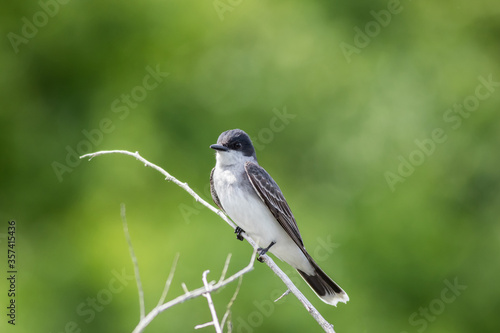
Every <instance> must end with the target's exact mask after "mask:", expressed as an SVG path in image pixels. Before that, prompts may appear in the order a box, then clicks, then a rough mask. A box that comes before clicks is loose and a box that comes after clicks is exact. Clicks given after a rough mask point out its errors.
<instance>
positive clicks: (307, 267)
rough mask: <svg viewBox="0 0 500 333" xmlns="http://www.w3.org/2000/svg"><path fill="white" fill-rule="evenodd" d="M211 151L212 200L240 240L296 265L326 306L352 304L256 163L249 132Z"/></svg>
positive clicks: (236, 133) (232, 134)
mask: <svg viewBox="0 0 500 333" xmlns="http://www.w3.org/2000/svg"><path fill="white" fill-rule="evenodd" d="M210 148H212V149H214V150H215V151H216V153H215V157H216V163H215V167H214V168H213V169H212V171H211V173H210V192H211V195H212V199H213V201H214V202H215V204H216V205H217V206H218V207H219V208H220V209H221V210H222V211H223V212H224V213H226V215H228V216H229V217H230V218H231V220H233V221H234V222H235V223H236V225H237V228H236V229H235V233H236V234H237V238H238V239H239V240H243V237H242V233H246V234H247V235H248V236H250V237H251V238H252V239H253V240H254V241H255V242H256V243H257V245H258V246H259V249H258V250H259V255H260V256H263V255H264V254H266V253H267V252H268V251H269V252H270V253H272V254H273V255H275V256H276V257H277V258H278V259H280V260H281V261H284V262H286V263H288V264H289V265H291V266H292V267H293V268H295V269H296V270H297V271H298V273H299V274H300V275H301V276H302V278H303V279H304V280H305V281H306V282H307V284H308V285H309V286H310V287H311V289H312V290H313V291H314V292H315V293H316V295H317V296H318V297H319V298H320V299H321V300H322V301H324V302H325V303H327V304H330V305H334V306H337V303H338V302H342V303H347V301H348V300H349V296H347V293H346V292H345V291H344V290H343V289H342V288H341V287H340V286H339V285H338V284H337V283H335V282H334V281H333V280H332V279H331V278H330V277H329V276H328V275H327V274H326V273H325V272H323V270H321V268H320V267H319V266H318V264H317V263H316V262H315V261H314V259H313V258H312V257H311V256H310V255H309V253H308V252H307V251H306V248H305V246H304V243H303V241H302V237H301V235H300V232H299V229H298V226H297V222H296V221H295V217H294V215H293V214H292V211H291V210H290V207H289V206H288V203H287V201H286V199H285V197H284V195H283V192H282V191H281V189H280V188H279V186H278V184H277V183H276V182H275V181H274V179H273V178H272V177H271V176H270V175H269V173H268V172H267V171H266V170H265V169H264V168H263V167H261V166H260V165H259V163H258V162H257V155H256V153H255V148H254V146H253V144H252V141H251V139H250V137H249V136H248V134H247V133H245V132H244V131H243V130H241V129H232V130H228V131H225V132H223V133H222V134H221V135H220V136H219V138H218V139H217V143H216V144H212V145H211V146H210ZM260 256H259V257H260ZM260 258H261V257H260Z"/></svg>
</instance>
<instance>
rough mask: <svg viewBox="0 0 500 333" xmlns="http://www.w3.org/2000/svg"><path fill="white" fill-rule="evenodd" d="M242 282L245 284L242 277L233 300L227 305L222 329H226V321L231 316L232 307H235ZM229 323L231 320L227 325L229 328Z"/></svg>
mask: <svg viewBox="0 0 500 333" xmlns="http://www.w3.org/2000/svg"><path fill="white" fill-rule="evenodd" d="M242 282H243V276H240V279H239V280H238V285H237V286H236V290H235V291H234V294H233V297H231V300H230V301H229V303H228V304H227V308H226V312H225V313H224V316H223V317H222V322H221V324H220V326H221V327H222V328H224V324H225V322H226V320H228V318H229V317H230V315H231V307H232V306H233V303H234V301H235V300H236V296H238V293H239V291H240V288H241V283H242ZM229 323H230V320H229V321H228V323H227V324H228V326H229Z"/></svg>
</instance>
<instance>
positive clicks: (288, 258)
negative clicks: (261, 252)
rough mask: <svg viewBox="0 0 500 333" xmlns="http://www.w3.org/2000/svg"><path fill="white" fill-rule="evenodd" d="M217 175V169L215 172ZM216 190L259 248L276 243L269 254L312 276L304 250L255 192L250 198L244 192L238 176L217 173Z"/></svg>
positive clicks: (227, 172) (231, 216) (222, 203)
mask: <svg viewBox="0 0 500 333" xmlns="http://www.w3.org/2000/svg"><path fill="white" fill-rule="evenodd" d="M215 172H216V173H217V170H216V171H215ZM214 179H217V180H218V181H214V187H215V190H216V191H217V195H218V197H219V200H220V202H221V205H222V207H223V208H224V210H225V211H226V213H227V215H229V217H230V218H231V219H232V220H233V221H234V222H235V223H236V224H237V225H238V226H239V227H241V228H242V229H243V230H245V232H246V233H247V234H248V235H249V236H250V237H251V238H252V239H253V240H254V241H255V242H257V244H258V245H259V247H262V248H265V247H268V246H269V245H270V244H271V243H272V242H275V243H276V244H274V245H273V246H272V247H271V249H270V250H269V252H271V253H272V254H274V255H275V256H276V257H278V258H279V259H280V260H282V261H285V262H286V263H288V264H290V265H291V266H292V267H294V268H300V269H301V270H302V271H304V272H306V273H312V272H313V271H314V269H313V267H312V266H311V264H310V263H309V261H308V260H307V258H306V257H305V255H304V254H303V253H302V251H301V250H300V248H299V247H298V246H297V244H295V242H294V241H293V240H292V239H291V238H290V236H288V234H287V233H286V231H285V230H284V229H283V228H282V227H281V225H280V224H279V222H278V221H276V219H275V218H274V216H273V214H272V213H271V212H270V211H269V209H268V208H267V206H266V205H265V204H264V203H263V201H262V200H261V199H260V197H259V196H258V195H257V194H256V193H255V192H254V190H253V188H252V189H251V190H252V192H251V193H252V194H251V195H248V193H247V191H246V190H245V191H242V186H241V185H240V184H238V183H237V180H236V177H235V176H234V174H233V173H231V172H230V171H223V172H221V173H220V174H215V175H214Z"/></svg>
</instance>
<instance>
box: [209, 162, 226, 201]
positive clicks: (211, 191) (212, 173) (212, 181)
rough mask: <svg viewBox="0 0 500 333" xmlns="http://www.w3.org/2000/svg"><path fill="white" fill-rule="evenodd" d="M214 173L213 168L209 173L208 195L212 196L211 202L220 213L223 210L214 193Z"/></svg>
mask: <svg viewBox="0 0 500 333" xmlns="http://www.w3.org/2000/svg"><path fill="white" fill-rule="evenodd" d="M214 171H215V168H213V169H212V171H211V172H210V194H212V200H213V201H214V202H215V204H216V205H217V206H218V207H219V208H220V209H221V210H222V211H224V208H222V204H221V203H220V200H219V196H218V195H217V192H216V191H215V186H214Z"/></svg>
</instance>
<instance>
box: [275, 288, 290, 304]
mask: <svg viewBox="0 0 500 333" xmlns="http://www.w3.org/2000/svg"><path fill="white" fill-rule="evenodd" d="M289 293H290V289H287V290H286V291H285V292H284V293H283V295H281V296H280V297H278V298H276V299H275V300H274V302H275V303H276V302H277V301H279V300H280V299H282V298H283V297H285V296H286V295H288V294H289Z"/></svg>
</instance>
